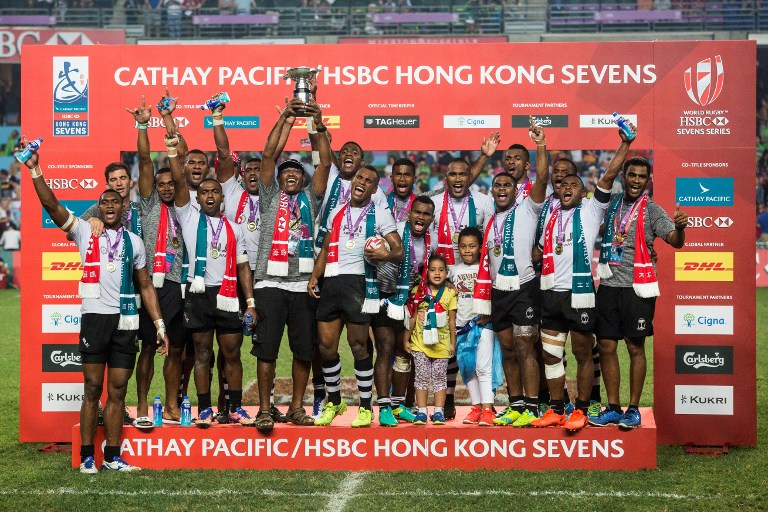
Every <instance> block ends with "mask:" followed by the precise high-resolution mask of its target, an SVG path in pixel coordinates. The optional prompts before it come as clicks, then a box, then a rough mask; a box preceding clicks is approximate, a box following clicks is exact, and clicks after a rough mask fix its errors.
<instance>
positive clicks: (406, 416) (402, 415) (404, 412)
mask: <svg viewBox="0 0 768 512" xmlns="http://www.w3.org/2000/svg"><path fill="white" fill-rule="evenodd" d="M392 414H393V415H394V416H395V418H397V419H398V420H400V421H407V422H408V423H413V420H415V419H416V415H415V414H413V413H412V412H411V411H410V410H409V409H408V408H406V407H403V405H398V406H397V407H396V408H394V409H392Z"/></svg>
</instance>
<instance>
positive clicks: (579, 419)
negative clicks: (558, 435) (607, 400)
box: [563, 409, 587, 432]
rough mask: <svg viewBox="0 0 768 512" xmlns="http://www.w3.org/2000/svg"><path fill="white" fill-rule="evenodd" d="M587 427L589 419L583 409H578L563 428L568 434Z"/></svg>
mask: <svg viewBox="0 0 768 512" xmlns="http://www.w3.org/2000/svg"><path fill="white" fill-rule="evenodd" d="M586 426H587V417H586V416H585V415H584V413H583V412H581V409H576V410H575V411H573V412H572V413H571V416H570V418H568V421H566V422H565V423H563V428H564V429H565V430H567V431H568V432H578V431H579V430H581V429H583V428H584V427H586Z"/></svg>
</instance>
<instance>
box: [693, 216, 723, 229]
mask: <svg viewBox="0 0 768 512" xmlns="http://www.w3.org/2000/svg"><path fill="white" fill-rule="evenodd" d="M731 226H733V219H731V218H730V217H688V227H689V228H712V227H717V228H729V227H731Z"/></svg>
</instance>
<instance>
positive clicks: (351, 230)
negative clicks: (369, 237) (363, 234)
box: [346, 203, 373, 240]
mask: <svg viewBox="0 0 768 512" xmlns="http://www.w3.org/2000/svg"><path fill="white" fill-rule="evenodd" d="M371 205H373V203H368V204H367V205H366V206H365V208H363V211H362V212H360V216H359V217H358V218H357V221H356V222H355V224H354V226H353V225H352V213H351V212H352V206H350V207H349V208H347V212H346V213H347V229H348V230H349V239H350V240H353V239H354V238H355V233H357V228H358V227H359V226H360V223H361V222H362V221H363V219H364V218H365V216H366V215H368V210H370V209H371Z"/></svg>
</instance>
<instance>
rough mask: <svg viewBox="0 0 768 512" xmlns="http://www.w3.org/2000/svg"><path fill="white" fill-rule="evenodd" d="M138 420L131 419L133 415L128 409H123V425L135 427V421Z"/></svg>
mask: <svg viewBox="0 0 768 512" xmlns="http://www.w3.org/2000/svg"><path fill="white" fill-rule="evenodd" d="M135 419H136V418H133V417H131V413H130V412H128V408H127V407H126V408H125V409H123V425H133V420H135Z"/></svg>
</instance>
